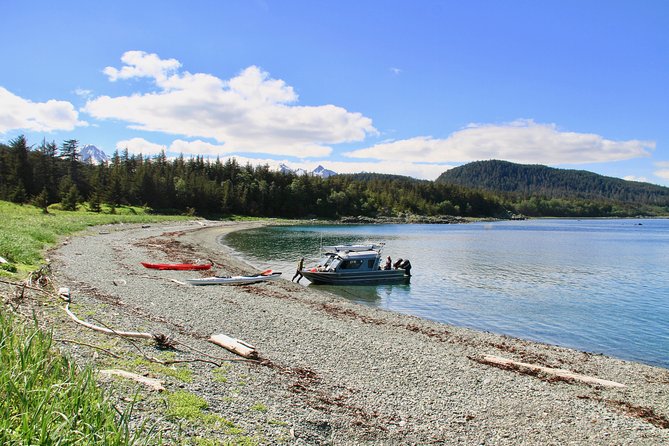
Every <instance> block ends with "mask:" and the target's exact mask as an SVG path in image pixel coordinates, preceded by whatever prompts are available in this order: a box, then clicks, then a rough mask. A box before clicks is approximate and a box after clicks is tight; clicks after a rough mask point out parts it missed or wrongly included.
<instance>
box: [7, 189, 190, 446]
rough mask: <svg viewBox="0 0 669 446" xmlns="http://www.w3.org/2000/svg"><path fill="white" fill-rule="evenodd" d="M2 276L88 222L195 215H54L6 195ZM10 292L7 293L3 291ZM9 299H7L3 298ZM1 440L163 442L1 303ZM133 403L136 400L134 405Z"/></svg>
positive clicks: (23, 267)
mask: <svg viewBox="0 0 669 446" xmlns="http://www.w3.org/2000/svg"><path fill="white" fill-rule="evenodd" d="M0 216H2V218H0V257H2V258H3V259H5V260H6V262H3V263H0V276H4V277H5V278H8V279H13V280H19V279H22V278H23V277H25V276H26V274H27V273H28V272H29V271H32V270H35V269H37V268H38V266H39V264H40V263H42V262H43V261H44V252H45V249H47V248H49V247H51V246H53V245H54V244H56V243H57V242H58V241H59V239H60V238H61V237H63V236H67V235H70V234H73V233H75V232H77V231H80V230H82V229H85V228H86V227H88V226H94V225H102V224H113V223H153V222H159V221H166V220H179V219H187V218H190V217H177V216H158V215H152V214H150V213H148V212H146V210H143V209H141V208H117V209H116V210H115V212H114V213H111V212H107V213H104V212H103V213H93V212H86V211H83V210H82V211H78V212H64V211H60V210H58V209H56V208H50V209H49V212H48V213H46V214H45V213H43V212H42V210H41V209H38V208H35V207H33V206H19V205H15V204H13V203H8V202H3V201H0ZM3 297H4V296H3ZM2 300H4V299H2ZM0 364H2V366H1V367H0V444H3V445H4V444H7V445H22V444H53V445H57V444H87V445H88V444H90V445H98V444H99V445H130V444H138V443H139V444H141V443H146V442H149V441H150V442H152V443H156V442H158V443H159V442H160V441H159V440H156V439H155V438H151V436H150V435H147V434H146V432H145V431H144V430H143V429H140V430H139V431H135V430H133V429H131V428H130V426H129V417H130V413H129V411H128V410H126V411H123V412H121V411H118V410H117V409H116V408H115V407H114V406H113V404H112V403H111V401H110V400H109V397H108V396H107V395H106V394H105V392H103V391H102V390H101V389H100V388H98V387H97V385H96V381H95V378H94V375H93V372H92V371H91V370H90V369H88V368H87V369H83V370H81V369H79V368H77V366H76V365H74V364H73V363H72V362H71V361H70V360H69V359H68V358H67V357H64V356H62V355H61V354H60V353H59V352H58V351H57V350H56V349H55V348H53V346H52V338H51V335H50V334H49V333H44V332H42V331H40V330H39V329H38V328H37V326H36V324H35V323H30V321H23V320H21V319H19V318H18V317H17V316H15V315H12V314H11V313H10V312H9V310H8V308H5V307H3V306H0ZM129 407H131V405H130V406H129Z"/></svg>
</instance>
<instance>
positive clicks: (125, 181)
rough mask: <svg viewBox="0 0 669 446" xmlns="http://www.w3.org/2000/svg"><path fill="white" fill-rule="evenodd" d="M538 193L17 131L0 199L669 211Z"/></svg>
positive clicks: (301, 209)
mask: <svg viewBox="0 0 669 446" xmlns="http://www.w3.org/2000/svg"><path fill="white" fill-rule="evenodd" d="M470 164H474V165H476V163H470ZM467 166H468V165H467ZM463 167H464V166H463ZM496 168H498V169H499V166H497V167H496ZM456 169H458V168H456ZM456 169H452V170H456ZM593 175H594V174H593ZM488 176H492V175H488ZM495 178H496V177H495ZM496 181H498V180H496ZM620 181H623V180H620ZM473 184H481V183H476V182H475V181H474V183H473ZM658 187H659V186H658ZM664 189H666V188H664ZM537 190H538V191H539V192H537V193H534V194H533V193H532V191H531V190H528V191H527V193H522V194H520V193H518V191H514V192H505V191H496V192H494V191H490V190H484V189H479V188H476V186H474V187H471V186H465V185H460V184H454V183H453V182H447V181H440V180H438V181H427V180H417V179H414V178H410V177H404V176H398V175H384V174H351V175H342V174H340V175H335V176H332V177H330V178H327V179H323V178H321V177H318V176H310V175H296V174H292V173H283V172H279V171H275V170H272V169H270V167H269V166H268V165H260V166H252V165H251V164H246V165H241V164H240V163H238V162H237V161H236V159H235V158H227V159H225V160H221V159H220V158H217V159H216V160H215V161H210V160H205V159H204V158H203V157H192V158H188V159H185V158H184V157H183V156H179V157H177V158H175V159H168V158H167V157H166V155H165V153H164V152H162V153H160V154H159V155H156V156H152V157H145V156H143V155H141V154H133V155H130V154H129V153H128V151H127V150H122V151H120V152H119V151H116V152H115V153H114V154H113V156H112V157H111V161H109V162H106V163H103V164H98V165H94V164H89V163H84V162H82V161H81V156H80V147H79V142H78V141H77V140H66V141H63V142H62V143H61V144H60V145H57V144H56V143H55V142H53V141H52V142H47V141H46V140H44V141H42V143H41V144H39V145H37V146H31V145H29V144H28V142H27V140H26V138H25V137H24V136H19V137H17V138H15V139H13V140H11V141H9V142H8V144H1V143H0V200H5V201H12V202H15V203H32V204H35V205H37V206H39V207H42V208H43V209H45V210H46V209H47V207H48V206H49V205H51V204H54V203H60V206H61V208H62V209H64V210H75V209H77V208H78V207H80V206H83V205H85V206H87V208H88V209H89V210H91V211H94V212H100V211H101V209H102V206H103V204H104V205H107V206H109V207H110V208H111V209H112V211H113V210H114V209H115V208H116V207H118V206H124V205H132V206H144V207H148V208H151V209H153V210H155V211H156V212H160V213H179V214H184V213H188V214H193V215H201V216H208V217H218V216H225V215H231V214H236V215H248V216H257V217H280V218H328V219H333V218H341V217H352V216H353V217H356V216H365V217H370V218H378V217H398V216H406V215H420V216H426V217H434V216H445V215H447V216H463V217H498V218H507V217H510V216H512V215H514V214H522V215H527V216H557V217H587V216H591V217H600V216H634V215H638V214H646V215H658V214H664V215H666V214H669V206H667V203H666V202H656V203H653V202H652V200H657V194H653V193H652V192H654V191H653V190H650V191H649V192H648V193H649V194H650V195H649V197H648V201H646V202H639V201H638V199H639V195H638V194H633V195H631V197H632V199H631V201H625V200H622V199H621V200H614V199H609V198H606V197H603V196H601V194H600V195H589V196H584V195H574V194H571V195H570V194H567V193H565V194H564V195H558V196H556V195H547V194H545V193H542V190H541V189H540V188H537ZM635 200H636V201H635Z"/></svg>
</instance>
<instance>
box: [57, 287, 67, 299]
mask: <svg viewBox="0 0 669 446" xmlns="http://www.w3.org/2000/svg"><path fill="white" fill-rule="evenodd" d="M58 297H60V298H61V299H63V300H64V301H65V302H69V301H70V289H69V288H67V287H64V286H62V287H60V288H58Z"/></svg>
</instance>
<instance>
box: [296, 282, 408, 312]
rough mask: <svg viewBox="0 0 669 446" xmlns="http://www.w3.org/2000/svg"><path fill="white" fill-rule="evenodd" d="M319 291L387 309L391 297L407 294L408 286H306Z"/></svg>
mask: <svg viewBox="0 0 669 446" xmlns="http://www.w3.org/2000/svg"><path fill="white" fill-rule="evenodd" d="M308 286H309V287H313V288H314V289H316V290H319V291H327V292H328V293H332V294H335V295H337V296H340V297H343V298H344V299H347V300H350V301H352V302H356V303H360V304H365V305H370V306H374V307H384V308H386V307H387V304H388V301H389V300H390V299H391V298H392V296H393V295H403V294H407V293H408V291H409V287H410V285H409V284H386V285H355V286H341V285H313V284H310V285H308Z"/></svg>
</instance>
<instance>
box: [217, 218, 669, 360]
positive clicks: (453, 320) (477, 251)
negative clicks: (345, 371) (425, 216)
mask: <svg viewBox="0 0 669 446" xmlns="http://www.w3.org/2000/svg"><path fill="white" fill-rule="evenodd" d="M370 242H374V243H378V242H383V243H385V247H384V250H383V256H384V257H386V256H391V258H392V259H393V261H395V260H397V259H398V258H404V259H407V258H408V259H409V260H410V261H411V264H412V266H413V268H412V270H411V273H412V277H411V283H410V284H406V285H404V284H403V285H378V286H370V285H358V286H324V285H318V286H316V285H307V284H308V283H309V282H308V281H307V280H306V279H302V281H301V284H303V285H305V286H312V287H317V288H318V289H322V290H327V291H329V292H332V293H336V294H338V295H339V296H341V297H343V298H345V299H349V300H351V301H354V302H358V303H361V304H364V305H370V306H374V307H380V308H384V309H387V310H391V311H397V312H401V313H406V314H412V315H416V316H419V317H423V318H426V319H431V320H435V321H439V322H444V323H448V324H453V325H458V326H464V327H469V328H474V329H477V330H483V331H490V332H494V333H499V334H506V335H510V336H514V337H519V338H523V339H529V340H534V341H539V342H544V343H549V344H555V345H561V346H565V347H571V348H575V349H578V350H582V351H588V352H593V353H604V354H607V355H610V356H615V357H619V358H623V359H629V360H634V361H639V362H643V363H647V364H651V365H657V366H661V367H665V368H669V220H666V219H625V220H618V219H597V220H563V219H538V220H524V221H495V222H478V223H468V224H455V225H421V224H408V225H402V224H384V225H320V224H315V225H302V226H268V227H263V228H258V229H251V230H247V231H239V232H234V233H231V234H229V235H228V236H226V238H225V239H224V243H225V244H226V245H228V246H230V247H232V248H233V249H235V250H236V251H237V252H238V253H239V254H240V256H241V257H243V258H245V259H247V260H248V261H249V262H251V263H252V264H254V265H255V266H257V267H258V268H260V269H266V268H272V269H274V270H277V271H282V272H283V274H284V275H283V277H284V278H286V279H288V280H290V278H291V277H292V276H293V273H294V272H295V270H296V265H297V262H298V260H299V259H300V258H301V257H305V265H306V266H310V265H315V264H316V263H317V261H318V259H320V257H321V252H320V248H321V246H325V245H334V244H347V243H370Z"/></svg>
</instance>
